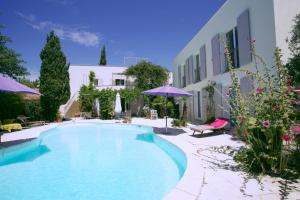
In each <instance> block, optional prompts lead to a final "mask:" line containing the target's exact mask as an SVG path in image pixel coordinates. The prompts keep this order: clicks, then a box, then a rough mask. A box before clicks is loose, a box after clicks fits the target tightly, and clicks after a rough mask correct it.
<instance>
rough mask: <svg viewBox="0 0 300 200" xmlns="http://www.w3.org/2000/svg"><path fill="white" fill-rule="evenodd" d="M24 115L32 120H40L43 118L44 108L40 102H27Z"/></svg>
mask: <svg viewBox="0 0 300 200" xmlns="http://www.w3.org/2000/svg"><path fill="white" fill-rule="evenodd" d="M24 105H25V106H24V115H25V116H28V117H30V120H40V119H41V118H42V115H41V114H42V112H41V111H42V108H41V104H40V101H39V100H36V101H25V104H24Z"/></svg>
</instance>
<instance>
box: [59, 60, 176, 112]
mask: <svg viewBox="0 0 300 200" xmlns="http://www.w3.org/2000/svg"><path fill="white" fill-rule="evenodd" d="M127 69H128V67H126V66H109V65H105V66H99V65H70V67H69V77H70V93H71V94H70V99H69V100H68V102H67V103H66V104H65V105H62V106H61V107H60V113H61V115H62V116H65V117H74V114H75V113H79V112H80V111H79V103H78V98H79V91H80V88H81V86H82V85H88V84H89V74H90V72H94V73H95V79H94V85H95V87H96V89H98V90H102V89H108V88H110V89H112V90H120V89H131V88H133V87H134V80H135V78H134V77H131V76H126V75H125V74H124V73H125V72H126V70H127ZM172 82H173V76H172V72H170V73H169V80H168V84H169V85H172ZM142 106H143V105H136V106H132V109H133V110H132V112H133V113H136V112H139V110H140V107H142Z"/></svg>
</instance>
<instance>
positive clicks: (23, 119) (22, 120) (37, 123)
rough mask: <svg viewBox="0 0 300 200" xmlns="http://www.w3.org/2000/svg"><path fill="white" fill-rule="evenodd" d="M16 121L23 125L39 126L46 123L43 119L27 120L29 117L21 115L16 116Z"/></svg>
mask: <svg viewBox="0 0 300 200" xmlns="http://www.w3.org/2000/svg"><path fill="white" fill-rule="evenodd" d="M17 121H19V122H20V123H21V124H22V125H23V126H25V127H33V126H41V125H45V124H46V123H45V121H29V117H25V116H23V115H20V116H18V117H17Z"/></svg>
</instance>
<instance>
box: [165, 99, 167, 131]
mask: <svg viewBox="0 0 300 200" xmlns="http://www.w3.org/2000/svg"><path fill="white" fill-rule="evenodd" d="M167 106H168V95H167V96H166V105H165V115H166V134H167V132H168V113H167V111H168V110H167Z"/></svg>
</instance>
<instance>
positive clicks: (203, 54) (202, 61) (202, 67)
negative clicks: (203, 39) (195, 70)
mask: <svg viewBox="0 0 300 200" xmlns="http://www.w3.org/2000/svg"><path fill="white" fill-rule="evenodd" d="M205 78H206V50H205V45H203V46H202V47H201V48H200V80H201V81H202V80H204V79H205Z"/></svg>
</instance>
